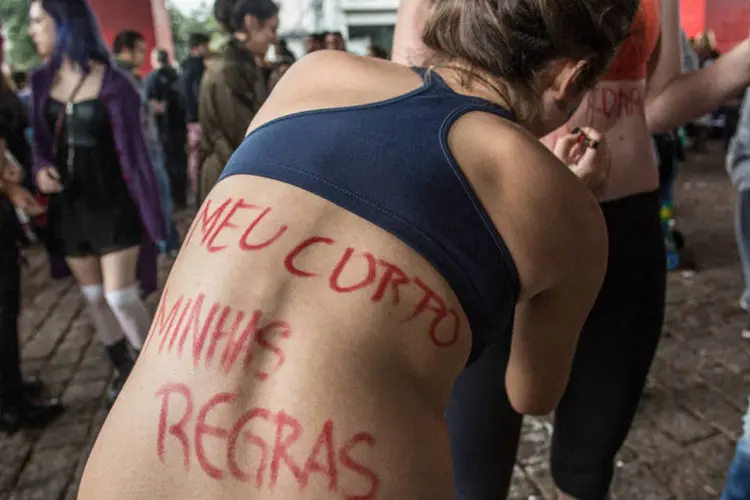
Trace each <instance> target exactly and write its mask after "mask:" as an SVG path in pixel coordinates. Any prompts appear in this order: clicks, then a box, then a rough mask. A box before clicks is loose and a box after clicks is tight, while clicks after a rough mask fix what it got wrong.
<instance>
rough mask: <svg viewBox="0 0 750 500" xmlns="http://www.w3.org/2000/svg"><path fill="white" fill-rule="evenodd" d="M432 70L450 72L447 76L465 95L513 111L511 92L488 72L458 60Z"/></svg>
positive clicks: (504, 83)
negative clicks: (467, 94) (465, 92)
mask: <svg viewBox="0 0 750 500" xmlns="http://www.w3.org/2000/svg"><path fill="white" fill-rule="evenodd" d="M431 67H432V68H435V69H441V68H443V69H446V70H448V71H450V74H449V75H447V76H449V78H451V77H452V78H451V79H452V80H454V81H455V82H456V83H458V84H459V85H460V87H461V88H462V89H463V90H465V91H467V93H469V94H471V95H474V96H476V97H480V98H482V99H485V100H487V101H490V102H493V103H495V104H497V105H498V106H502V107H504V108H506V109H509V110H513V106H512V105H511V95H512V94H513V92H512V91H511V89H510V88H509V87H508V85H507V83H506V82H504V81H503V80H502V79H500V78H497V77H495V76H494V75H492V74H490V73H489V72H488V71H485V70H483V69H480V68H472V67H471V65H469V64H468V63H465V62H463V61H460V60H454V61H446V62H443V63H437V64H435V65H433V66H431Z"/></svg>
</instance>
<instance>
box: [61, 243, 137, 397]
mask: <svg viewBox="0 0 750 500" xmlns="http://www.w3.org/2000/svg"><path fill="white" fill-rule="evenodd" d="M66 261H67V263H68V267H69V268H70V270H71V272H72V273H73V277H74V278H75V279H76V282H77V283H78V285H79V286H80V287H81V293H82V294H83V297H84V299H85V301H86V304H87V306H88V311H89V314H91V319H92V320H93V322H94V327H95V328H96V334H97V336H98V337H99V340H100V341H101V342H102V344H104V347H105V349H106V350H107V355H108V356H109V359H110V361H111V362H112V365H113V366H114V368H115V377H114V379H113V380H112V383H111V384H110V387H109V391H108V394H107V400H108V404H112V403H114V401H115V399H116V398H117V395H118V394H119V393H120V389H121V388H122V385H123V384H124V380H125V378H126V377H127V375H128V374H129V373H130V371H131V370H132V368H133V357H132V355H131V354H130V351H129V350H128V341H127V339H126V338H125V334H124V332H123V329H122V327H121V326H120V323H119V322H118V321H117V318H116V317H115V314H114V313H113V311H112V309H111V308H110V306H109V304H108V303H107V300H106V297H105V294H104V285H103V279H102V263H101V262H100V260H99V258H98V257H95V256H87V257H72V258H68V259H66Z"/></svg>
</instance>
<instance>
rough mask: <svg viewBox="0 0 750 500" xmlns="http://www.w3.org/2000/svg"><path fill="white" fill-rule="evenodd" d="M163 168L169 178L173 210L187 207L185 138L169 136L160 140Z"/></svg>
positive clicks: (178, 135) (182, 136)
mask: <svg viewBox="0 0 750 500" xmlns="http://www.w3.org/2000/svg"><path fill="white" fill-rule="evenodd" d="M162 148H163V150H164V166H165V168H166V170H167V175H168V176H169V183H170V185H171V190H172V202H173V203H174V205H175V208H184V207H185V206H186V205H187V189H188V185H187V150H186V148H187V136H185V135H182V134H174V135H173V136H172V135H170V136H169V137H167V138H164V139H162Z"/></svg>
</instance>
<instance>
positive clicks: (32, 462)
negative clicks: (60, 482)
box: [17, 445, 78, 489]
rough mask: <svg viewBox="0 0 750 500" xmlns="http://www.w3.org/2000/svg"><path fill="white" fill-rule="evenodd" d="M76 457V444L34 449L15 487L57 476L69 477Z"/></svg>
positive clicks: (30, 484) (39, 482)
mask: <svg viewBox="0 0 750 500" xmlns="http://www.w3.org/2000/svg"><path fill="white" fill-rule="evenodd" d="M77 459H78V446H75V445H66V446H63V447H59V448H52V449H34V451H33V453H32V454H31V457H30V459H29V461H28V462H26V464H25V465H24V468H23V472H22V473H21V476H20V477H19V479H18V484H17V488H19V489H22V488H26V487H31V486H34V487H36V486H38V485H40V484H42V483H44V482H46V481H49V480H54V479H56V478H58V477H64V478H70V475H71V473H72V472H73V471H74V470H75V467H76V464H77Z"/></svg>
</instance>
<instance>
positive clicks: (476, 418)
mask: <svg viewBox="0 0 750 500" xmlns="http://www.w3.org/2000/svg"><path fill="white" fill-rule="evenodd" d="M508 354H509V350H508V346H507V345H502V344H495V345H493V346H491V347H489V348H488V349H487V350H486V351H485V352H484V353H482V355H481V356H480V357H479V358H478V359H477V361H476V362H475V363H474V364H473V365H471V366H470V367H468V368H467V369H466V370H464V371H463V373H461V375H459V377H458V379H457V380H456V383H455V385H454V386H453V395H452V398H451V403H450V406H449V408H448V412H447V414H446V417H447V422H448V430H449V432H450V440H451V451H452V455H453V474H454V478H455V495H456V500H501V499H505V498H506V497H507V496H508V490H509V488H510V481H511V477H512V475H513V464H514V463H515V459H516V452H517V450H518V440H519V437H520V433H521V421H522V417H521V415H519V414H518V413H516V412H515V411H514V410H513V408H512V407H511V406H510V402H509V401H508V396H507V394H506V391H505V368H506V365H507V362H508Z"/></svg>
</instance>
